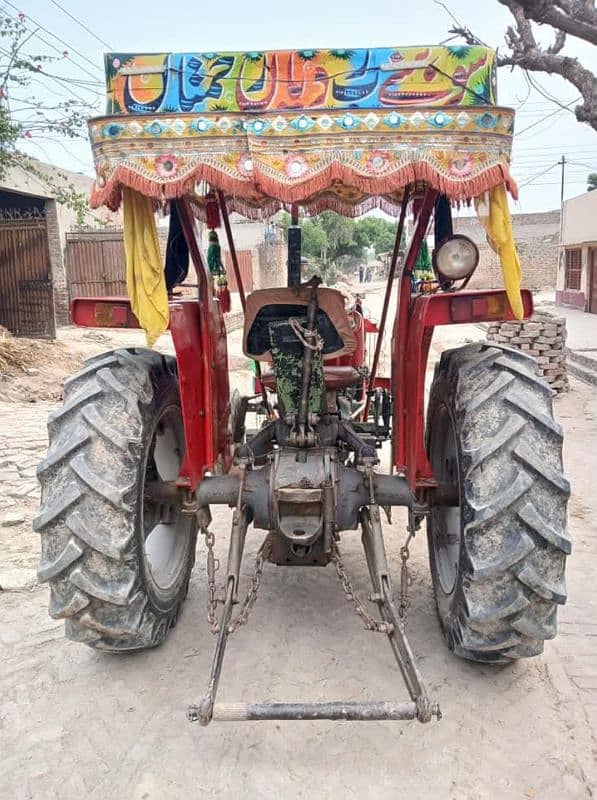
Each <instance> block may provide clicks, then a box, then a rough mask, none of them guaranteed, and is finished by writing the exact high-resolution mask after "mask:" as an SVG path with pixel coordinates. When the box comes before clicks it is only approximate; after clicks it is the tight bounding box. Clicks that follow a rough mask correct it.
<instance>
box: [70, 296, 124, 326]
mask: <svg viewBox="0 0 597 800" xmlns="http://www.w3.org/2000/svg"><path fill="white" fill-rule="evenodd" d="M70 317H71V321H72V323H73V325H79V326H81V327H83V328H138V327H139V322H138V321H137V318H136V317H135V315H134V314H133V312H132V310H131V304H130V303H129V301H128V299H127V298H126V297H76V298H75V299H74V300H73V301H72V303H71V307H70Z"/></svg>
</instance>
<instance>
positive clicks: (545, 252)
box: [454, 211, 560, 289]
mask: <svg viewBox="0 0 597 800" xmlns="http://www.w3.org/2000/svg"><path fill="white" fill-rule="evenodd" d="M512 227H513V229H514V238H515V240H516V246H517V248H518V254H519V256H520V263H521V267H522V283H523V286H524V287H525V288H528V289H550V288H553V287H555V285H556V274H557V267H558V244H559V235H560V212H559V211H547V212H544V213H540V214H513V215H512ZM454 231H455V233H463V234H464V235H465V236H469V237H470V238H471V239H472V240H473V241H474V242H475V244H476V245H477V247H478V248H479V253H480V259H479V266H478V267H477V271H476V272H475V274H474V275H473V278H472V279H471V282H470V284H469V287H470V288H473V289H490V288H492V287H496V286H502V284H503V281H502V271H501V267H500V262H499V259H498V257H497V255H496V254H495V253H494V252H493V250H492V249H491V248H490V247H489V245H488V244H487V240H486V238H485V231H484V229H483V227H482V225H481V223H480V222H479V220H478V219H477V217H476V216H471V217H459V218H457V219H455V220H454Z"/></svg>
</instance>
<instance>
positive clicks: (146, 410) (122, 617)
mask: <svg viewBox="0 0 597 800" xmlns="http://www.w3.org/2000/svg"><path fill="white" fill-rule="evenodd" d="M48 431H49V439H50V445H49V450H48V455H47V457H46V459H45V460H44V461H43V462H42V463H41V464H40V465H39V468H38V476H39V480H40V483H41V507H40V510H39V514H38V516H37V517H36V519H35V521H34V528H35V529H36V530H37V531H39V533H40V534H41V551H42V554H41V560H40V563H39V568H38V576H39V579H40V581H48V582H49V584H50V614H51V616H52V617H55V618H60V619H64V620H65V622H66V633H67V636H68V637H69V638H71V639H73V640H75V641H80V642H84V643H85V644H88V645H90V646H92V647H96V648H99V649H102V650H115V651H123V650H139V649H142V648H146V647H153V646H155V645H158V644H160V643H161V642H162V641H163V640H164V639H165V637H166V635H167V633H168V631H169V630H170V628H172V627H173V626H174V624H175V623H176V619H177V617H178V613H179V611H180V607H181V605H182V602H183V601H184V599H185V597H186V594H187V589H188V584H189V577H190V573H191V569H192V567H193V563H194V560H195V541H196V536H197V520H196V518H195V517H194V516H187V515H185V514H184V513H183V512H182V510H181V508H180V506H178V505H172V504H170V503H168V502H164V501H163V500H162V501H156V500H154V499H152V496H151V494H150V493H149V491H148V489H147V487H148V484H153V485H154V486H155V485H156V482H160V481H174V480H176V478H177V477H178V472H179V468H180V465H181V462H182V458H183V456H184V451H185V438H184V430H183V422H182V411H181V407H180V398H179V393H178V382H177V376H176V363H175V361H174V359H173V358H170V357H167V356H162V355H160V354H158V353H155V352H151V351H148V350H116V351H115V352H112V353H104V354H103V355H101V356H97V357H95V358H92V359H90V360H89V361H88V362H86V365H85V366H84V367H83V369H82V370H80V371H79V372H78V373H77V374H76V375H74V376H73V377H72V378H70V379H69V380H67V381H66V383H65V386H64V406H63V408H61V409H59V410H58V411H56V412H55V413H54V414H52V415H51V417H50V419H49V421H48Z"/></svg>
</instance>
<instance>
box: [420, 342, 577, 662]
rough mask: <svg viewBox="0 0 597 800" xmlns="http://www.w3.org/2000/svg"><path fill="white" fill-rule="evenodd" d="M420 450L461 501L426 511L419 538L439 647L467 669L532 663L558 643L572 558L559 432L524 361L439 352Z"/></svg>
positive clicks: (488, 352) (542, 387) (488, 353)
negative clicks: (423, 540) (424, 536)
mask: <svg viewBox="0 0 597 800" xmlns="http://www.w3.org/2000/svg"><path fill="white" fill-rule="evenodd" d="M427 452H428V456H429V460H430V463H431V466H432V468H433V471H434V474H435V477H436V478H437V480H438V481H439V482H440V483H442V484H443V483H447V484H450V485H452V486H453V487H455V488H457V490H458V494H459V503H458V504H453V505H445V506H435V507H433V508H432V511H431V513H430V516H429V519H428V525H427V532H428V541H429V558H430V565H431V573H432V578H433V586H434V590H435V598H436V603H437V609H438V613H439V617H440V621H441V625H442V629H443V633H444V636H445V638H446V641H447V643H448V646H449V647H450V648H451V649H452V650H454V652H455V653H456V654H458V655H460V656H462V657H464V658H468V659H472V660H474V661H490V662H508V661H511V660H513V659H517V658H522V657H525V656H534V655H537V654H538V653H541V652H542V650H543V642H544V640H545V639H551V638H553V637H554V636H555V635H556V613H557V607H558V605H559V604H561V603H564V602H565V600H566V587H565V580H564V568H565V560H566V556H567V555H568V554H569V553H570V549H571V548H570V540H569V539H568V537H567V533H566V505H567V501H568V496H569V494H570V487H569V484H568V482H567V480H566V479H565V478H564V477H563V468H562V432H561V429H560V426H559V425H558V424H557V422H556V421H555V419H554V416H553V407H552V392H551V389H550V388H549V386H548V385H547V383H545V382H544V381H543V380H542V379H541V378H539V377H538V375H537V369H536V365H535V362H534V360H533V359H532V358H530V357H528V356H526V355H523V354H522V353H520V352H518V351H516V350H512V349H510V348H505V347H500V346H496V345H494V344H492V345H487V344H473V345H469V346H466V347H462V348H458V349H456V350H450V351H446V352H444V353H442V356H441V360H440V363H439V364H438V365H437V367H436V371H435V376H434V380H433V384H432V387H431V394H430V399H429V409H428V414H427Z"/></svg>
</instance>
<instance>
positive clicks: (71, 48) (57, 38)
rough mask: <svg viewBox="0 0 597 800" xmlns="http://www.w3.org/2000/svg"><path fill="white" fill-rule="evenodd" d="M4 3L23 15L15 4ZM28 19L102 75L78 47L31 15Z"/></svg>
mask: <svg viewBox="0 0 597 800" xmlns="http://www.w3.org/2000/svg"><path fill="white" fill-rule="evenodd" d="M4 2H5V3H6V4H7V5H9V6H10V7H11V8H13V9H14V10H15V11H16V12H17V13H21V11H20V9H19V8H18V7H17V6H15V5H14V3H11V2H10V0H4ZM27 19H28V20H30V21H31V22H32V23H33V24H34V25H37V27H38V28H39V29H40V30H42V31H44V32H45V33H47V34H49V35H50V36H52V37H53V38H54V39H56V41H57V42H60V44H62V45H64V46H65V47H67V48H68V50H69V51H70V52H73V53H76V54H77V55H78V56H80V57H81V58H82V59H83V60H84V61H86V62H87V63H88V64H91V66H92V67H93V68H94V69H96V70H97V71H98V72H99V73H100V75H101V74H102V71H101V69H100V68H99V67H98V66H97V64H94V62H93V61H91V59H89V58H87V56H86V55H85V54H84V53H81V52H80V51H79V50H77V49H76V47H73V46H72V45H71V44H69V43H68V42H67V41H65V40H64V39H61V38H60V36H58V35H57V34H55V33H52V31H50V30H48V28H46V27H44V26H43V25H42V24H41V22H38V21H37V20H35V19H33V17H31V16H29V14H27ZM73 63H74V62H73Z"/></svg>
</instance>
